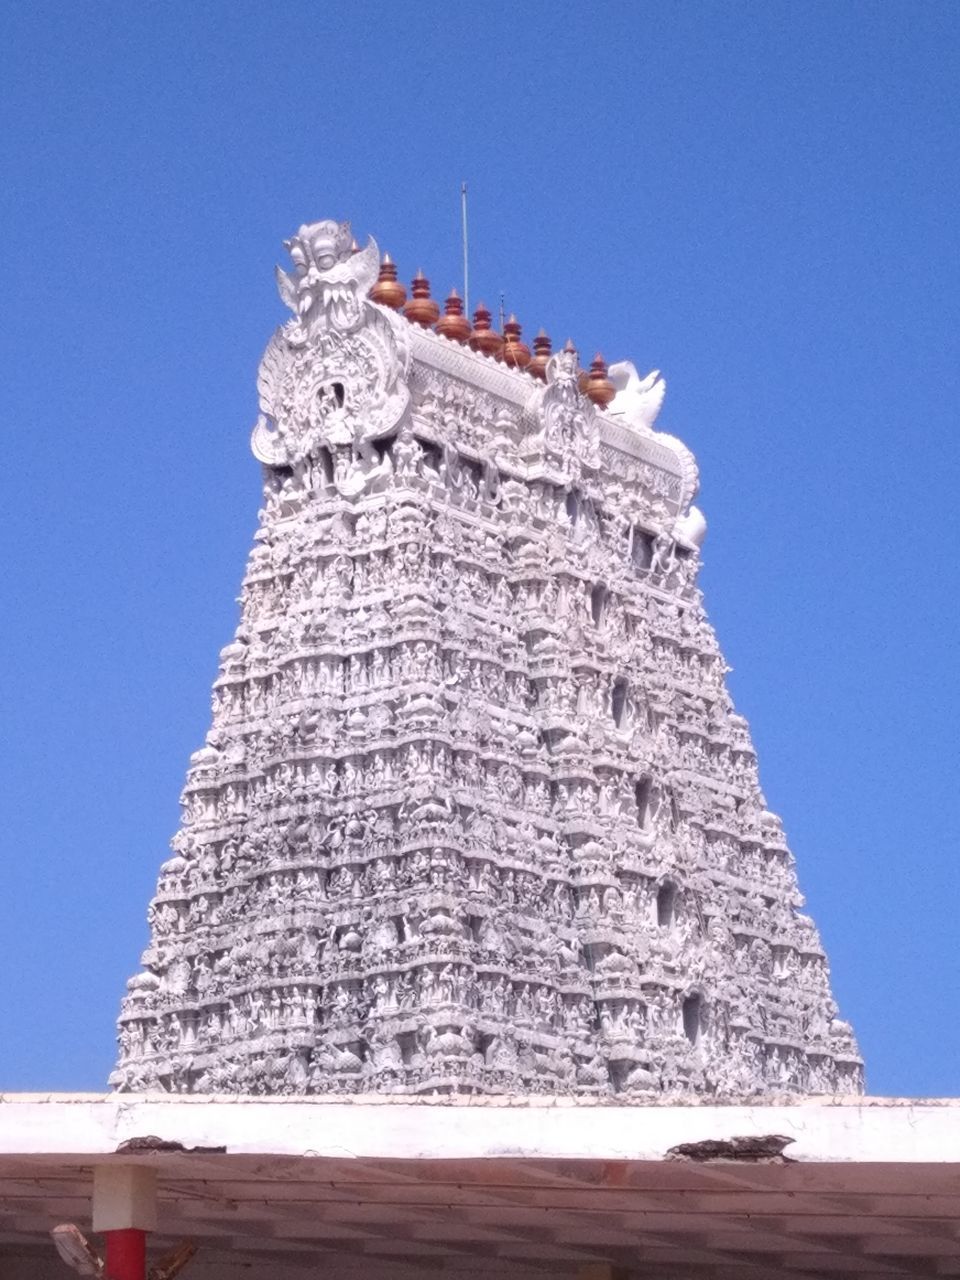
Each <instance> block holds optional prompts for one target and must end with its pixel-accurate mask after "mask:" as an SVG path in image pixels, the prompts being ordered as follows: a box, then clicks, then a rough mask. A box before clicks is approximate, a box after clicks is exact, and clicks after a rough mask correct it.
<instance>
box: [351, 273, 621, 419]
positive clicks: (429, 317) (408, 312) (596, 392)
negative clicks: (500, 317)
mask: <svg viewBox="0 0 960 1280" xmlns="http://www.w3.org/2000/svg"><path fill="white" fill-rule="evenodd" d="M370 297H371V298H372V299H373V300H374V302H379V303H382V305H383V306H385V307H392V308H393V310H394V311H402V312H403V314H404V315H405V316H406V318H407V319H408V320H409V321H410V322H411V323H412V324H419V325H422V326H423V327H424V329H435V330H436V331H437V333H442V334H443V336H444V337H445V338H450V339H452V341H454V342H464V343H466V344H467V345H468V346H469V347H472V349H473V350H474V351H479V352H481V353H482V354H483V355H486V356H493V357H494V359H496V360H502V361H503V363H504V364H505V365H508V366H509V367H510V368H511V369H523V370H525V371H526V372H527V373H530V374H532V375H533V376H534V377H535V378H539V379H540V381H541V382H546V379H547V361H548V360H549V359H550V354H551V351H552V346H551V342H550V339H549V338H548V337H547V335H546V334H545V333H544V331H543V330H542V329H541V330H540V332H539V333H538V334H537V336H536V337H535V338H534V340H533V352H532V353H531V351H530V348H529V347H528V346H527V344H526V343H525V342H524V341H523V340H522V338H521V336H520V335H521V329H520V324H519V322H518V320H517V317H516V316H514V315H511V317H510V319H509V320H507V321H506V323H505V324H504V326H503V333H502V334H500V333H498V332H497V331H496V329H494V328H493V325H492V318H491V315H490V312H489V311H488V310H487V308H486V307H485V306H484V305H483V303H482V302H481V303H480V305H479V306H478V307H477V309H476V310H475V311H474V313H473V323H472V324H471V323H470V321H469V319H468V318H467V317H466V316H465V315H464V314H463V299H462V298H461V297H460V295H459V294H458V293H457V291H456V289H451V290H450V296H449V297H448V298H447V300H446V302H445V303H444V304H443V315H441V314H440V304H439V303H438V302H436V301H435V300H434V299H433V298H431V297H430V281H429V280H428V279H427V278H426V276H425V275H424V274H423V272H422V271H418V272H417V274H416V276H415V277H414V278H413V280H412V281H411V284H410V298H409V299H408V298H407V291H406V289H405V288H404V286H403V285H402V284H401V283H400V282H399V280H398V279H397V268H396V264H395V263H394V261H393V259H392V258H391V257H390V255H389V253H387V254H384V256H383V261H382V263H381V264H380V275H379V278H378V279H377V282H376V284H375V285H374V286H373V288H372V289H371V290H370ZM566 350H569V351H573V350H574V347H573V344H572V343H571V342H569V341H568V342H567V346H566ZM580 390H581V391H582V392H583V394H584V395H586V396H589V397H590V399H591V400H592V401H593V402H594V404H596V405H599V406H600V408H601V409H603V408H605V407H606V406H607V405H608V404H609V403H610V401H611V400H612V399H613V397H614V396H615V395H616V388H615V387H614V385H613V383H612V382H611V381H610V380H609V378H608V377H607V362H606V361H605V360H604V358H603V356H602V355H601V354H600V352H599V351H598V352H597V354H596V356H594V358H593V361H592V363H591V365H590V368H589V370H584V371H583V372H582V373H581V374H580Z"/></svg>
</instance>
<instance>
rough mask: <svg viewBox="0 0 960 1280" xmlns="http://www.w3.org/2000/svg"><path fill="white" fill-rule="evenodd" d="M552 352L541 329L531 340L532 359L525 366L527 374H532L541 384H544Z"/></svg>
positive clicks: (548, 341) (550, 345)
mask: <svg viewBox="0 0 960 1280" xmlns="http://www.w3.org/2000/svg"><path fill="white" fill-rule="evenodd" d="M552 350H553V343H552V342H551V341H550V339H549V338H548V337H547V334H546V331H545V330H543V329H541V330H540V332H539V333H538V334H537V336H536V337H535V338H534V340H533V359H532V360H531V361H530V363H529V364H528V365H527V373H532V374H533V376H534V377H535V378H539V379H540V381H541V382H546V380H547V361H548V360H549V359H550V352H551V351H552Z"/></svg>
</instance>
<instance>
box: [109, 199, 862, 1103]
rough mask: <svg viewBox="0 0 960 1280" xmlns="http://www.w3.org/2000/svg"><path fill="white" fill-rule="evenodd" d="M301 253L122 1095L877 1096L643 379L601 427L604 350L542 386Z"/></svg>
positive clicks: (126, 1015)
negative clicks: (711, 612) (868, 1091)
mask: <svg viewBox="0 0 960 1280" xmlns="http://www.w3.org/2000/svg"><path fill="white" fill-rule="evenodd" d="M288 248H289V249H290V252H291V257H292V259H293V263H294V271H293V273H291V274H289V275H288V274H286V273H280V275H279V280H280V288H281V294H282V296H283V298H284V301H285V302H286V303H287V304H288V305H289V306H290V308H291V310H292V311H293V312H294V316H293V318H292V319H291V320H290V321H288V322H287V324H286V325H285V326H283V327H282V328H281V329H280V330H278V332H277V334H275V336H274V337H273V339H272V340H271V342H270V344H269V346H268V348H267V351H266V353H265V355H264V360H263V363H262V365H261V371H260V378H259V384H258V385H259V391H260V402H261V414H260V418H259V419H258V422H257V425H256V427H255V430H254V438H253V448H254V452H255V453H256V456H257V457H258V458H259V459H260V461H261V462H262V463H263V464H264V473H265V501H264V506H263V509H262V511H261V513H260V521H259V527H258V530H257V533H256V536H255V543H254V548H253V551H252V553H251V555H250V559H249V562H248V565H247V571H246V575H245V578H244V583H243V591H242V598H241V605H242V616H241V620H240V624H239V626H238V628H237V631H236V635H235V637H234V639H233V641H232V642H231V643H230V644H229V645H228V646H227V647H226V648H225V649H224V650H223V651H222V653H221V655H220V669H219V674H218V676H217V679H216V682H215V684H214V688H213V724H212V728H211V730H210V732H209V734H208V735H207V741H206V744H205V746H204V747H203V748H202V749H201V750H199V751H197V752H196V753H195V754H194V755H193V757H192V758H191V761H190V768H189V772H188V775H187V782H186V786H185V789H184V792H183V796H182V807H183V815H182V825H181V828H180V830H179V832H178V833H177V835H176V836H175V838H174V840H173V842H172V849H173V856H172V857H171V858H170V859H169V860H168V861H167V862H165V863H164V864H163V866H162V868H161V871H160V878H159V883H158V886H157V892H156V896H155V897H154V899H153V901H152V903H151V905H150V910H149V923H150V931H151V933H150V943H149V946H148V948H147V950H146V952H145V953H144V955H143V961H142V963H143V969H142V972H140V973H138V974H137V975H136V976H135V977H134V978H132V979H131V980H130V982H129V983H128V990H127V994H126V996H125V997H124V1000H123V1004H122V1010H121V1015H120V1021H119V1031H120V1060H119V1064H118V1067H117V1069H116V1071H115V1072H114V1075H113V1077H112V1083H113V1084H114V1086H115V1087H116V1088H118V1089H122V1090H146V1089H166V1090H172V1091H180V1092H211V1093H218V1092H221V1093H234V1092H243V1093H252V1094H257V1093H266V1094H275V1093H287V1094H310V1093H355V1092H365V1091H374V1092H380V1093H393V1094H428V1095H429V1094H449V1093H467V1092H479V1093H509V1094H517V1095H526V1094H538V1093H541V1094H582V1093H589V1094H597V1095H617V1096H620V1097H622V1098H626V1099H637V1100H639V1101H642V1100H644V1099H649V1098H653V1097H657V1098H662V1097H677V1098H684V1097H688V1096H691V1095H707V1096H714V1097H717V1098H735V1097H736V1098H744V1097H751V1096H757V1095H767V1096H769V1095H777V1094H797V1093H850V1092H857V1091H859V1090H860V1089H861V1088H862V1075H861V1071H862V1068H861V1062H860V1058H859V1056H858V1053H857V1048H856V1044H855V1041H854V1039H853V1036H852V1033H851V1030H850V1028H849V1026H848V1025H847V1024H846V1023H845V1022H843V1021H841V1020H840V1019H839V1018H838V1016H837V1008H836V1005H835V1004H834V1002H833V999H832V997H831V992H830V985H829V974H828V969H827V964H826V960H825V957H824V954H823V951H822V949H821V946H820V942H819V939H818V936H817V932H816V929H815V928H814V926H813V923H812V922H811V920H810V919H809V918H808V917H807V916H806V915H804V914H802V913H801V911H800V907H801V906H802V899H801V897H800V895H799V893H798V890H797V884H796V877H795V873H794V867H793V860H792V857H791V855H790V853H789V851H788V849H787V846H786V844H785V841H784V837H783V832H782V829H781V826H780V823H779V821H778V819H777V818H776V817H775V816H774V815H773V814H772V813H770V812H769V811H768V810H767V808H766V805H765V802H764V798H763V795H762V793H761V791H760V787H759V783H758V779H757V765H756V759H755V756H754V752H753V748H752V745H751V741H750V735H749V731H748V727H747V724H746V722H745V721H744V720H743V718H742V717H740V716H738V715H737V714H736V713H735V712H734V709H733V706H732V703H731V700H730V697H729V694H728V693H727V690H726V687H725V683H724V677H725V673H726V667H725V665H724V662H723V658H722V656H721V654H720V652H719V649H718V647H717V644H716V640H715V638H714V633H713V631H712V629H711V627H710V625H709V623H708V621H707V619H706V617H705V614H704V611H703V606H702V601H701V596H700V592H699V590H698V588H697V586H696V574H697V569H698V563H699V555H698V547H697V538H698V536H699V533H700V530H701V528H702V520H701V518H700V517H699V515H698V513H697V512H696V509H695V508H692V509H691V508H690V500H691V498H692V497H693V491H694V488H695V484H696V471H695V467H694V465H693V462H692V458H691V457H690V455H689V453H688V452H687V451H686V450H685V449H684V447H683V446H682V445H680V444H679V442H678V441H675V440H673V439H672V438H671V437H669V436H664V435H660V434H657V433H656V432H655V431H654V430H653V426H652V418H651V409H650V397H649V395H646V396H644V395H642V394H641V393H640V392H638V390H637V387H638V386H640V387H641V389H643V388H644V387H645V386H646V384H643V383H640V381H639V379H638V378H637V377H636V374H635V371H633V370H632V369H629V370H628V371H627V372H623V373H622V374H621V377H620V383H621V385H622V387H623V391H622V392H621V393H620V394H618V397H617V399H616V400H615V401H614V402H613V404H612V405H611V406H610V408H609V410H608V411H607V412H601V411H600V410H598V409H597V407H596V406H594V405H593V404H591V403H590V401H589V400H587V399H586V398H585V397H584V396H583V395H582V394H581V392H580V390H579V385H578V368H577V361H576V353H575V352H574V353H572V354H571V352H570V351H569V350H567V351H564V352H560V353H558V354H557V355H556V356H554V357H552V359H551V362H550V365H549V366H548V369H547V381H546V384H542V383H537V382H535V381H534V379H532V378H531V377H530V376H529V375H527V374H524V373H522V372H517V371H512V370H507V369H504V367H503V366H502V365H500V364H497V363H496V362H495V361H494V360H493V359H492V358H490V357H486V356H483V355H479V354H476V353H474V352H472V351H469V350H468V349H466V348H464V347H461V346H460V345H458V344H456V343H453V342H451V341H450V340H448V339H445V338H443V337H440V336H438V335H435V334H432V333H426V332H424V331H422V330H418V329H417V328H416V327H415V326H412V325H410V324H409V323H408V322H407V321H406V320H404V319H403V318H401V317H399V316H398V315H397V314H395V313H394V312H391V311H390V310H389V309H388V308H386V307H383V306H379V305H377V304H375V303H373V302H371V301H370V300H369V298H368V296H367V295H368V292H369V289H370V287H371V284H372V282H373V280H374V279H375V278H376V272H377V269H378V265H379V260H380V259H379V253H378V251H377V247H376V245H375V244H374V243H373V242H372V241H371V242H370V243H369V244H368V245H367V247H366V248H365V249H362V250H360V251H359V252H357V251H354V250H353V249H352V247H351V237H350V233H349V227H347V226H346V225H345V224H337V223H317V224H313V225H312V226H309V227H303V228H301V230H300V232H299V234H298V236H297V237H295V238H294V239H293V241H291V242H289V244H288ZM648 381H649V380H648ZM651 385H652V384H651ZM659 396H660V398H662V390H660V392H659ZM635 406H636V409H635V411H634V407H635ZM658 406H659V400H657V407H658ZM652 413H653V416H655V414H656V408H654V409H653V411H652Z"/></svg>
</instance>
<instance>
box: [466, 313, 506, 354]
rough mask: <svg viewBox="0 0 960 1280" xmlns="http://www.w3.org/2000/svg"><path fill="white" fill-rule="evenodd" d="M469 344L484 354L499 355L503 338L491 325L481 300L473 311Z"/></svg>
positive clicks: (488, 314)
mask: <svg viewBox="0 0 960 1280" xmlns="http://www.w3.org/2000/svg"><path fill="white" fill-rule="evenodd" d="M470 346H471V347H473V349H474V351H480V352H482V354H483V355H485V356H499V355H500V352H501V351H502V350H503V338H501V337H500V335H499V333H497V331H496V329H494V328H492V327H491V324H490V312H489V311H488V310H487V308H486V307H485V306H484V305H483V303H482V302H481V303H480V305H479V306H478V307H477V309H476V311H474V313H473V332H472V333H471V334H470Z"/></svg>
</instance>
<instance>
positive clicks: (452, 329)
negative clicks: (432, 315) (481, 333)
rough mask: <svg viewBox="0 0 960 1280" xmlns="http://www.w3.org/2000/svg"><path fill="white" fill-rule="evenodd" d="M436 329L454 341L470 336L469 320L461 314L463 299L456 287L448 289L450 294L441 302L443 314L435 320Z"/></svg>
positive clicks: (461, 340) (464, 340) (463, 339)
mask: <svg viewBox="0 0 960 1280" xmlns="http://www.w3.org/2000/svg"><path fill="white" fill-rule="evenodd" d="M436 330H437V333H442V334H443V335H444V337H445V338H452V339H453V340H454V341H455V342H466V341H467V339H468V338H469V337H470V321H469V320H468V319H467V317H466V316H465V315H464V314H463V299H462V298H461V297H460V295H459V293H457V291H456V289H451V290H450V296H449V298H447V300H446V302H445V303H444V304H443V315H442V316H441V317H440V319H439V320H438V321H437V324H436Z"/></svg>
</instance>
